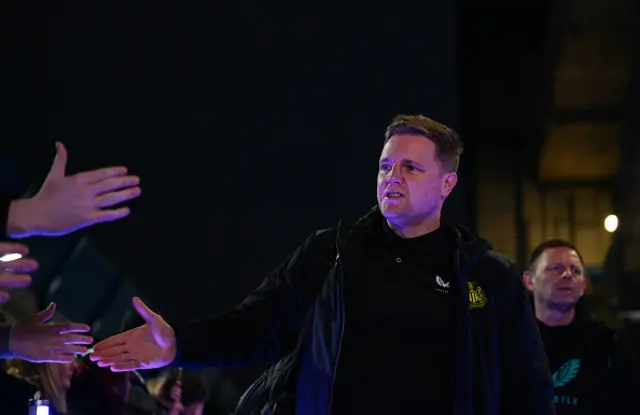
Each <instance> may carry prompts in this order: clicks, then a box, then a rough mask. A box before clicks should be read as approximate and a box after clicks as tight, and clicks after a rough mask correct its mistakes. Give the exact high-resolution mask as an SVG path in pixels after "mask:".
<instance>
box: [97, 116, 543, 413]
mask: <svg viewBox="0 0 640 415" xmlns="http://www.w3.org/2000/svg"><path fill="white" fill-rule="evenodd" d="M461 153H462V142H461V141H460V139H459V137H458V135H457V133H456V132H455V131H453V130H452V129H450V128H448V127H447V126H445V125H442V124H440V123H438V122H436V121H433V120H431V119H429V118H426V117H423V116H404V115H403V116H398V117H396V118H395V119H394V120H393V122H392V123H391V125H390V126H389V127H388V129H387V132H386V135H385V144H384V147H383V150H382V154H381V156H380V160H379V173H378V205H377V206H376V207H375V208H374V209H372V210H371V211H370V212H369V213H367V214H366V215H365V216H364V217H362V218H361V219H360V220H358V221H357V222H356V223H355V224H347V223H343V222H342V223H340V224H339V225H338V226H337V227H336V228H333V229H329V230H325V231H319V232H315V233H314V234H312V235H311V236H310V237H309V238H308V239H307V240H306V241H305V242H304V243H303V244H302V245H301V246H300V247H299V248H298V249H297V250H296V251H295V252H294V253H293V254H292V255H291V256H290V257H289V258H288V259H287V260H286V261H285V262H284V263H283V264H282V265H281V266H280V267H279V268H277V269H276V270H275V271H273V272H272V273H271V274H270V275H269V276H267V278H266V279H265V280H264V282H263V283H262V285H261V286H260V287H259V288H258V289H257V290H256V291H254V292H253V293H252V294H250V295H249V296H248V297H247V298H246V299H245V301H244V302H243V303H242V304H241V305H240V306H238V307H237V308H236V309H235V310H233V311H230V312H228V313H223V314H221V315H217V316H214V317H212V318H209V319H205V320H202V321H198V322H194V323H191V324H187V325H184V326H181V327H177V326H176V327H172V326H170V325H169V324H167V323H166V322H165V321H164V320H163V319H162V317H161V316H159V315H157V314H155V313H153V311H151V310H149V309H148V308H147V307H146V306H145V305H144V304H142V303H141V302H140V300H139V299H134V307H135V308H136V310H137V311H138V312H139V313H140V315H141V316H142V317H143V318H144V319H145V321H146V323H145V324H144V325H142V326H140V327H138V328H135V329H133V330H130V331H127V332H125V333H122V334H119V335H116V336H114V337H112V338H110V339H107V340H105V341H103V342H100V343H98V344H97V345H96V346H95V352H94V354H93V355H92V357H91V358H92V360H94V361H98V363H99V365H100V366H110V367H112V370H116V371H118V370H135V369H140V368H154V367H160V366H164V365H168V364H174V365H194V364H196V365H197V364H201V365H214V366H230V365H246V364H250V363H256V362H264V361H270V362H276V361H277V363H276V365H275V366H273V367H272V368H271V369H270V370H268V371H267V372H266V373H265V374H264V375H263V376H262V377H260V378H259V379H258V380H257V381H256V383H255V384H254V385H253V386H252V387H251V388H250V390H249V391H248V392H247V393H246V394H245V396H244V398H243V399H242V402H241V403H240V405H239V407H238V410H237V412H236V413H237V414H254V413H255V414H292V413H296V414H304V415H316V414H318V415H319V414H322V415H327V414H329V413H331V414H334V415H335V414H356V413H358V414H360V413H361V414H365V413H373V412H376V413H430V414H456V415H462V414H464V415H467V414H476V415H479V414H487V415H489V414H491V415H493V414H507V413H508V414H539V415H542V414H545V415H547V414H553V413H554V410H553V403H552V384H551V378H550V374H549V371H548V368H547V363H546V358H545V355H544V349H543V347H542V343H541V341H540V337H539V334H538V330H537V328H536V323H535V319H534V317H533V313H532V312H531V309H530V306H529V303H528V300H527V296H526V292H525V290H524V287H523V286H522V283H521V281H520V275H519V273H518V272H517V271H516V270H515V268H514V267H513V266H512V264H511V263H510V262H509V261H508V260H507V259H506V258H504V257H502V256H500V255H499V254H496V253H495V252H493V251H491V247H490V245H489V244H488V243H487V242H486V241H485V240H483V239H481V238H478V237H477V236H475V235H473V234H471V233H469V232H467V231H466V230H465V229H463V228H461V227H457V226H441V225H440V213H441V209H442V204H443V202H444V200H445V199H446V198H447V196H448V195H449V194H450V192H451V191H452V190H453V188H454V186H455V185H456V182H457V174H456V171H457V168H458V162H459V158H460V155H461Z"/></svg>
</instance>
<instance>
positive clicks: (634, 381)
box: [540, 306, 640, 415]
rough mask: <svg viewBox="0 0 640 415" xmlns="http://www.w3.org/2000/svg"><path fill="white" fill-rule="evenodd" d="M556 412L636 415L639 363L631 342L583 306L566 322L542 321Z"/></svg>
mask: <svg viewBox="0 0 640 415" xmlns="http://www.w3.org/2000/svg"><path fill="white" fill-rule="evenodd" d="M540 331H541V334H542V339H543V341H544V343H545V348H546V351H547V356H548V359H549V363H550V368H551V370H552V371H553V383H554V402H555V404H556V412H557V413H558V414H567V415H569V414H580V415H590V414H593V415H599V414H607V413H611V414H616V415H618V414H638V413H640V401H638V399H637V398H636V396H635V395H636V394H637V391H638V390H639V388H640V383H639V382H638V365H637V362H636V361H635V359H634V355H635V353H633V352H632V351H631V348H630V347H627V346H630V344H627V342H624V341H623V340H622V338H621V336H620V335H619V333H617V332H616V331H614V330H612V329H610V328H609V327H607V326H606V325H605V324H603V323H601V322H599V321H596V320H595V319H593V318H592V317H591V316H590V315H589V314H588V312H586V310H585V309H584V308H583V307H582V306H581V307H578V309H577V312H576V318H575V319H574V321H573V323H572V324H571V325H569V326H563V327H549V326H546V325H544V324H543V323H540Z"/></svg>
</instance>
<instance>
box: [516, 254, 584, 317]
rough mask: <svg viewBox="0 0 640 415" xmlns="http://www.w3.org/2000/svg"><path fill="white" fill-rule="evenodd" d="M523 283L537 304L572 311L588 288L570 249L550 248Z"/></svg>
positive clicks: (525, 275) (576, 259)
mask: <svg viewBox="0 0 640 415" xmlns="http://www.w3.org/2000/svg"><path fill="white" fill-rule="evenodd" d="M534 268H535V269H533V270H530V271H527V272H525V274H524V277H523V279H524V283H525V285H526V286H527V288H528V289H529V290H530V291H531V292H532V293H533V296H534V298H535V299H536V301H542V302H544V303H547V304H550V305H555V306H559V307H565V308H573V307H575V305H576V303H577V302H578V300H579V299H580V297H582V295H583V294H584V291H585V289H586V288H587V279H586V276H585V274H584V266H583V264H582V261H580V256H579V255H578V253H577V252H576V251H574V250H573V249H570V248H564V247H560V248H550V249H547V250H546V251H544V252H543V253H542V255H540V258H538V260H537V261H536V263H535V264H534Z"/></svg>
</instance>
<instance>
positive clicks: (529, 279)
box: [522, 270, 533, 291]
mask: <svg viewBox="0 0 640 415" xmlns="http://www.w3.org/2000/svg"><path fill="white" fill-rule="evenodd" d="M522 283H523V284H524V286H525V287H526V288H527V290H529V291H533V273H532V272H531V271H529V270H526V271H525V272H524V273H523V274H522Z"/></svg>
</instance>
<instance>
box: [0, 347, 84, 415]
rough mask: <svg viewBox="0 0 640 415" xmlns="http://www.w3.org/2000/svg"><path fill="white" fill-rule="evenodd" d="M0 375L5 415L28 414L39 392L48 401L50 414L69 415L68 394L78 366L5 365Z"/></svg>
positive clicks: (15, 361)
mask: <svg viewBox="0 0 640 415" xmlns="http://www.w3.org/2000/svg"><path fill="white" fill-rule="evenodd" d="M2 369H3V370H2V372H1V373H0V402H1V403H2V413H7V414H26V413H27V408H28V404H29V399H32V398H33V396H34V394H35V393H36V392H38V391H40V392H41V394H42V396H43V397H44V398H45V399H47V400H49V404H50V405H51V415H57V414H68V413H69V412H68V406H67V392H68V390H69V388H70V386H71V379H72V377H73V375H74V373H75V371H76V369H77V367H76V364H75V363H31V362H27V361H25V360H20V359H10V360H6V361H5V362H4V365H3V368H2Z"/></svg>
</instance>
